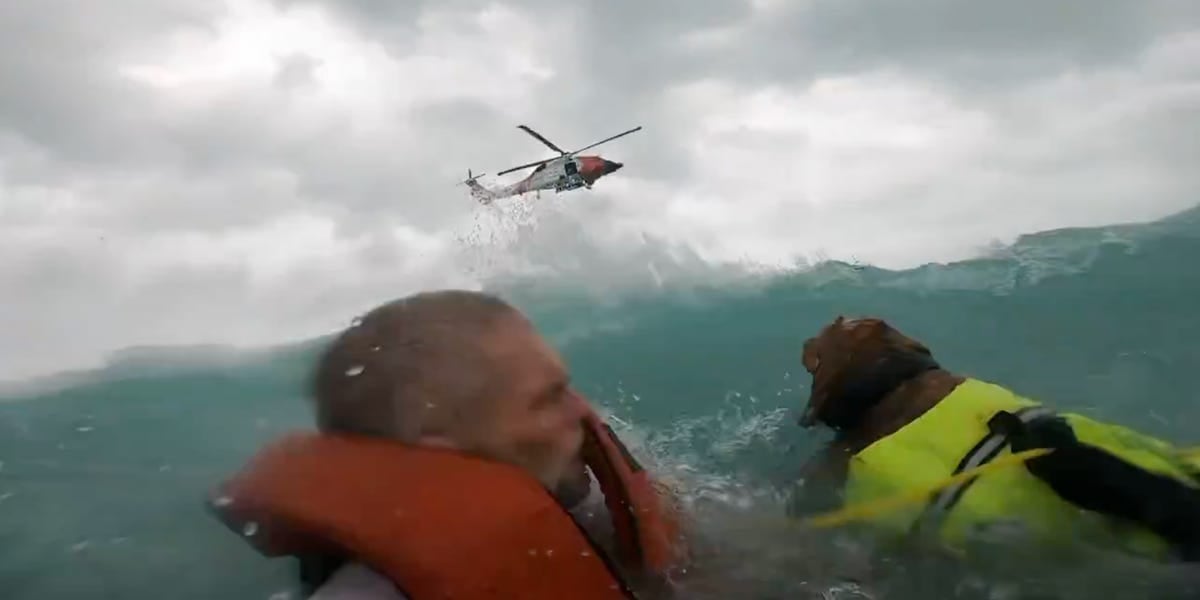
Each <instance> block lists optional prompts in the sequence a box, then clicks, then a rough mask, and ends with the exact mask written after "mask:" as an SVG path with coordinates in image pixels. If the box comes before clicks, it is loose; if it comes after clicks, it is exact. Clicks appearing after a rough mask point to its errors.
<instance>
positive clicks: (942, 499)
mask: <svg viewBox="0 0 1200 600" xmlns="http://www.w3.org/2000/svg"><path fill="white" fill-rule="evenodd" d="M1054 416H1055V413H1054V411H1053V410H1052V409H1050V408H1047V407H1045V406H1027V407H1025V408H1022V409H1020V410H1018V411H1016V412H1015V413H1009V412H1007V411H999V412H997V413H996V414H995V415H993V417H992V418H991V419H990V420H989V421H988V429H989V432H988V434H987V435H986V436H984V437H983V438H982V439H980V440H979V442H978V443H976V444H975V446H974V447H973V448H971V450H969V451H968V452H967V453H966V455H964V456H963V458H962V460H960V461H959V463H958V467H956V468H955V469H954V473H952V474H951V476H953V475H958V474H959V473H962V472H963V471H967V470H970V469H974V468H977V467H981V466H983V465H986V464H988V463H989V462H991V461H992V460H993V459H995V458H996V457H997V456H999V455H1000V453H1001V452H1002V451H1004V449H1005V448H1006V447H1008V445H1009V441H1010V440H1009V438H1010V435H1011V434H1012V433H1013V432H1012V427H1011V425H1013V424H1014V423H1012V421H1013V420H1017V421H1020V423H1022V424H1025V425H1028V424H1030V423H1032V422H1034V421H1037V420H1039V419H1047V418H1053V417H1054ZM977 480H978V477H971V478H970V479H967V480H964V481H962V482H960V483H956V484H954V485H951V486H948V487H945V488H942V489H941V490H940V491H939V492H937V493H936V494H934V495H933V496H932V497H930V499H929V502H928V503H927V504H926V505H925V510H924V511H923V512H922V513H921V516H920V517H918V518H917V519H916V520H915V521H914V522H913V525H912V528H911V529H910V531H909V533H910V535H912V534H916V535H926V534H930V533H932V532H934V531H936V530H937V528H938V527H939V526H940V525H941V524H942V522H943V521H944V519H945V518H946V516H947V515H948V514H950V511H951V510H954V507H955V505H957V504H958V502H959V500H961V499H962V497H963V495H964V494H966V493H967V490H969V489H971V486H972V485H973V484H974V483H975V482H976V481H977Z"/></svg>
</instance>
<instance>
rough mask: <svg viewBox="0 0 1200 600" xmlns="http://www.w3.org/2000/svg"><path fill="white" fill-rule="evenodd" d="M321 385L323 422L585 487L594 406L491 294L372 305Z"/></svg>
mask: <svg viewBox="0 0 1200 600" xmlns="http://www.w3.org/2000/svg"><path fill="white" fill-rule="evenodd" d="M313 387H314V394H313V396H314V399H315V402H316V413H317V426H318V428H319V429H321V430H322V431H325V432H332V433H347V434H359V435H372V436H379V437H387V438H390V439H394V440H397V441H399V442H404V443H409V444H416V445H423V446H436V447H445V448H454V449H458V450H462V451H466V452H471V453H474V454H477V455H480V456H483V457H486V458H491V459H494V460H498V461H503V462H508V463H511V464H515V465H517V466H519V467H522V468H524V469H526V470H527V471H529V472H530V473H532V474H533V475H534V476H535V477H537V478H538V479H539V480H540V481H541V482H542V483H543V485H545V486H546V487H547V488H548V489H550V490H551V491H553V492H554V493H555V495H556V496H558V497H559V499H560V500H561V501H563V502H564V503H565V504H568V505H571V504H574V503H575V502H577V501H578V500H580V499H582V497H583V496H585V495H586V494H587V491H588V485H589V480H588V476H587V472H586V470H585V469H584V466H583V462H582V459H581V454H580V448H581V445H582V442H583V427H582V418H583V416H584V414H585V412H586V410H587V404H586V402H585V401H584V399H583V398H581V397H580V396H579V395H578V394H576V393H575V391H574V390H573V389H572V388H571V385H570V379H569V376H568V374H567V370H566V368H565V366H564V365H563V362H562V359H561V358H560V357H559V355H558V353H557V352H555V351H554V349H552V348H551V347H550V346H549V345H548V344H547V343H546V341H545V340H544V339H542V337H541V336H540V335H539V334H538V333H537V331H536V330H535V329H534V327H533V325H532V323H530V322H529V321H528V320H527V319H526V318H525V317H524V315H522V314H521V313H520V312H519V311H518V310H516V309H515V308H513V307H512V306H510V305H509V304H507V303H505V302H504V301H503V300H500V299H499V298H496V297H494V296H490V295H487V294H483V293H478V292H469V291H459V290H445V291H437V292H425V293H420V294H416V295H413V296H409V297H407V298H403V299H400V300H397V301H394V302H390V303H388V304H384V305H382V306H380V307H377V308H375V309H373V310H372V311H370V312H369V313H367V314H366V315H365V316H363V317H362V319H361V320H360V321H358V322H356V324H354V325H352V326H351V327H350V328H348V329H347V330H346V331H344V332H342V333H341V335H339V336H338V337H337V339H336V340H334V342H333V343H332V344H331V345H330V346H329V347H328V349H327V350H326V351H325V353H324V354H323V355H322V357H321V359H320V361H319V363H318V365H317V369H316V374H315V377H314V386H313Z"/></svg>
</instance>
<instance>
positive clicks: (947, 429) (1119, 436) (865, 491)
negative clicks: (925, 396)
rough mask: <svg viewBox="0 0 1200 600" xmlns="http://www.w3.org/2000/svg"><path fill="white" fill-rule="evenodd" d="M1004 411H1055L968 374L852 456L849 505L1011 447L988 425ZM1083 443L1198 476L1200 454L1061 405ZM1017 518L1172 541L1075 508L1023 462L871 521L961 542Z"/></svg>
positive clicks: (1084, 535)
mask: <svg viewBox="0 0 1200 600" xmlns="http://www.w3.org/2000/svg"><path fill="white" fill-rule="evenodd" d="M999 411H1008V412H1010V413H1014V414H1016V415H1017V416H1018V417H1019V418H1021V419H1022V420H1025V421H1028V420H1031V419H1033V418H1037V417H1039V416H1050V415H1052V414H1053V413H1052V412H1051V411H1049V410H1048V409H1046V408H1044V407H1041V406H1040V405H1039V404H1038V403H1036V402H1033V401H1032V400H1029V399H1027V398H1023V397H1021V396H1017V395H1016V394H1013V393H1012V392H1011V391H1009V390H1007V389H1005V388H1003V387H1000V386H998V385H994V384H991V383H987V382H984V381H979V380H975V379H967V380H966V381H964V382H963V383H961V384H960V385H959V386H958V387H957V388H956V389H955V390H954V391H953V392H952V393H950V395H948V396H947V397H946V398H945V399H943V400H942V401H941V402H940V403H938V404H937V405H936V406H934V407H933V408H931V409H930V410H929V411H927V412H926V413H925V414H924V415H922V416H921V417H920V418H918V419H917V420H915V421H913V422H912V423H909V424H908V425H906V426H904V427H903V428H902V429H900V430H899V431H897V432H895V433H893V434H892V435H889V436H887V437H885V438H883V439H880V440H878V441H876V442H875V443H874V444H871V445H870V446H868V447H867V448H865V449H863V450H862V451H861V452H859V453H857V454H856V455H854V456H853V457H852V458H851V460H850V467H849V472H848V478H847V483H846V487H845V502H846V504H847V505H855V504H858V503H864V502H872V501H877V500H880V499H883V498H888V497H893V496H896V495H897V494H901V493H903V492H904V491H905V490H910V489H912V488H916V487H922V486H933V485H936V484H937V483H938V482H940V481H944V480H946V479H947V478H949V477H951V476H953V475H954V474H956V473H958V472H961V471H965V470H967V469H971V468H975V467H979V466H981V465H983V464H985V463H987V462H988V461H991V460H993V459H995V458H997V457H999V456H1002V455H1006V454H1011V453H1012V452H1011V450H1010V449H1009V447H1008V442H1007V439H1006V438H1005V436H1004V435H1003V434H1000V433H993V432H992V431H990V430H989V427H988V421H989V419H991V418H992V416H993V415H995V414H996V413H997V412H999ZM1059 416H1061V417H1063V418H1064V419H1065V420H1066V421H1067V422H1068V423H1069V424H1070V425H1071V427H1072V428H1073V429H1074V431H1075V435H1076V437H1077V438H1078V439H1079V441H1080V442H1084V443H1087V444H1091V445H1093V446H1096V447H1099V448H1102V449H1104V450H1106V451H1108V452H1110V453H1112V454H1114V455H1116V456H1118V457H1120V458H1122V459H1124V460H1125V461H1127V462H1130V463H1132V464H1135V465H1137V466H1139V467H1141V468H1143V469H1146V470H1149V471H1152V472H1155V473H1160V474H1164V475H1167V476H1170V477H1174V478H1176V479H1179V480H1181V481H1185V482H1187V483H1188V484H1189V485H1192V486H1197V485H1200V457H1198V456H1187V455H1186V454H1185V453H1184V452H1182V451H1181V450H1179V449H1177V448H1175V447H1173V446H1172V445H1171V444H1168V443H1167V442H1164V441H1162V440H1158V439H1155V438H1152V437H1149V436H1146V435H1143V434H1141V433H1138V432H1136V431H1133V430H1131V429H1128V428H1125V427H1120V426H1117V425H1109V424H1106V423H1101V422H1098V421H1095V420H1092V419H1089V418H1087V417H1085V416H1082V415H1079V414H1073V413H1062V414H1060V415H1059ZM1004 523H1012V524H1016V525H1019V526H1020V527H1022V530H1023V531H1024V532H1025V533H1026V534H1028V535H1030V536H1031V538H1032V539H1034V540H1038V541H1041V542H1049V543H1055V542H1069V541H1073V540H1086V541H1091V542H1094V543H1097V544H1100V545H1102V546H1107V547H1118V548H1124V549H1126V550H1128V551H1130V552H1134V553H1136V554H1141V555H1146V556H1150V557H1155V558H1163V557H1165V556H1166V555H1167V553H1168V552H1169V547H1168V545H1167V543H1166V542H1165V541H1164V540H1162V538H1160V537H1159V536H1158V535H1156V534H1154V533H1153V532H1151V531H1149V530H1147V529H1145V528H1143V527H1141V526H1139V525H1135V524H1131V523H1121V522H1118V520H1116V519H1111V518H1106V517H1104V516H1103V515H1099V514H1096V513H1092V512H1090V511H1085V510H1081V509H1079V508H1077V507H1076V506H1074V505H1072V504H1070V503H1068V502H1067V501H1065V500H1063V499H1061V498H1060V497H1059V496H1058V495H1057V494H1056V493H1055V492H1054V490H1053V489H1052V488H1051V487H1050V486H1048V485H1046V484H1045V483H1044V482H1042V481H1041V480H1039V479H1037V478H1036V477H1034V476H1033V474H1031V473H1029V471H1028V470H1026V469H1025V468H1024V467H1022V466H1016V467H1014V468H1005V469H999V470H996V471H994V472H990V473H986V474H983V475H980V476H978V477H975V478H973V479H969V480H968V481H966V482H963V483H960V484H957V485H951V486H949V487H945V488H943V489H941V490H940V491H938V492H937V493H935V494H934V495H933V496H932V497H931V498H930V500H929V501H928V503H926V504H925V505H923V506H922V505H916V506H913V507H911V508H903V509H899V510H891V511H886V512H883V513H880V514H877V515H875V516H874V517H873V519H872V525H873V526H874V527H875V528H880V529H882V530H883V531H884V532H886V533H890V534H896V535H899V536H905V535H907V534H911V533H914V532H916V531H918V530H920V531H923V532H924V533H926V534H929V533H936V534H937V537H938V539H940V541H941V542H942V543H943V544H944V545H945V546H948V547H949V548H950V549H952V550H958V551H962V550H964V549H965V546H966V543H967V541H968V540H969V539H970V537H971V534H972V532H974V531H977V530H979V529H986V527H987V526H988V525H989V524H1004Z"/></svg>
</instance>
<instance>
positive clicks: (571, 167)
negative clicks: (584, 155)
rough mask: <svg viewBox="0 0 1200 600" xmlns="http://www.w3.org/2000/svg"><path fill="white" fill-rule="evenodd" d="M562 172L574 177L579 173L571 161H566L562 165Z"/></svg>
mask: <svg viewBox="0 0 1200 600" xmlns="http://www.w3.org/2000/svg"><path fill="white" fill-rule="evenodd" d="M563 170H564V171H566V173H567V175H574V174H576V173H578V172H579V169H578V167H576V166H575V161H573V160H568V161H567V162H566V163H565V164H563Z"/></svg>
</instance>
